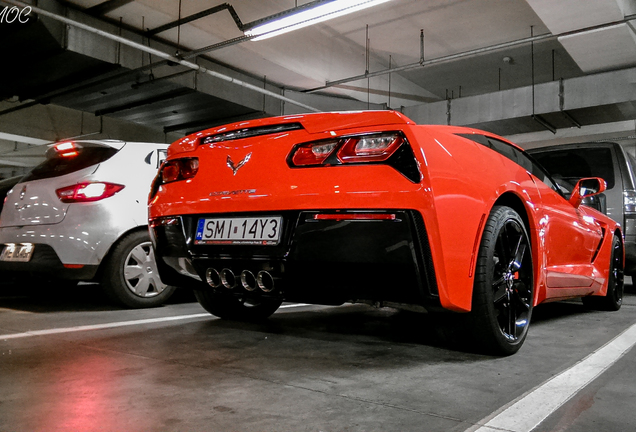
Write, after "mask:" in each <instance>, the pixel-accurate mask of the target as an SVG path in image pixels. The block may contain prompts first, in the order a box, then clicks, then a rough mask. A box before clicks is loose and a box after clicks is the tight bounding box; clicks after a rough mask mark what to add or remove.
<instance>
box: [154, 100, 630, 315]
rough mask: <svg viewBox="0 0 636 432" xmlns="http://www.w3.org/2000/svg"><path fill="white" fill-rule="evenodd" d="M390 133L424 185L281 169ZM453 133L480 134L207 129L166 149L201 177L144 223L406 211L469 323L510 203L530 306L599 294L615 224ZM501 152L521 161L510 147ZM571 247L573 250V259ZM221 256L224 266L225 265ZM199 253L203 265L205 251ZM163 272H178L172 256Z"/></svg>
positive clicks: (402, 121) (371, 120) (168, 195)
mask: <svg viewBox="0 0 636 432" xmlns="http://www.w3.org/2000/svg"><path fill="white" fill-rule="evenodd" d="M348 116H351V119H349V120H347V117H348ZM334 119H337V121H335V120H334ZM292 120H293V121H295V122H299V123H301V124H302V125H303V127H304V129H299V130H292V131H286V132H282V133H274V134H268V135H264V136H257V137H250V138H244V139H236V140H229V141H222V142H218V143H213V144H205V145H203V144H201V138H203V137H207V136H212V135H215V134H219V133H225V132H226V131H235V130H240V129H245V128H252V127H261V126H264V125H272V124H281V123H285V122H290V121H292ZM390 131H400V132H401V133H403V134H404V136H405V137H406V139H407V141H408V143H409V144H410V146H411V148H412V150H413V153H414V155H415V158H416V162H417V165H418V166H419V170H420V171H421V174H422V180H421V181H420V182H413V181H410V180H409V179H407V178H406V177H405V176H404V175H403V174H402V173H400V172H398V170H396V169H395V168H393V167H391V166H388V165H384V164H359V165H336V166H319V167H301V168H297V167H291V168H290V166H289V165H288V162H287V160H288V156H289V154H290V152H291V150H292V148H293V147H294V146H295V145H297V144H299V143H306V142H310V141H316V140H321V139H326V138H333V137H335V138H338V137H344V136H350V135H355V134H371V133H375V132H390ZM458 134H475V135H478V134H487V133H485V132H483V131H478V130H474V129H469V128H460V127H453V126H419V125H415V124H414V123H413V122H412V121H410V120H408V119H406V118H405V117H404V116H402V115H400V114H397V113H394V112H371V113H353V114H347V113H338V114H337V115H333V114H310V115H303V116H288V117H278V118H273V119H263V120H258V121H249V122H243V123H240V124H234V125H228V126H225V127H220V128H213V129H210V130H207V131H202V132H199V133H197V134H193V135H191V136H188V137H185V138H183V139H182V140H179V141H177V142H176V143H174V144H173V145H172V146H171V147H170V149H169V151H168V160H172V159H178V158H187V157H197V158H198V160H199V169H198V171H197V173H196V175H195V176H194V177H193V178H191V179H188V180H182V181H175V182H172V183H168V184H161V185H159V186H158V187H157V189H156V193H155V194H154V196H151V201H150V211H149V216H150V218H151V220H153V219H156V218H163V217H169V216H175V217H185V216H188V217H196V215H226V214H245V213H246V212H249V214H265V213H267V214H276V213H277V212H279V213H280V212H283V211H292V210H293V211H308V210H315V211H326V210H330V211H335V210H348V211H352V210H377V211H385V210H386V211H389V210H391V209H405V210H408V211H411V210H412V211H415V212H417V213H418V214H420V215H421V217H422V219H423V223H424V227H425V230H426V235H427V241H428V245H429V246H430V257H431V261H432V266H433V268H434V277H435V281H436V285H437V286H436V288H437V290H438V296H439V303H440V305H441V307H442V308H444V309H448V310H452V311H457V312H467V311H470V310H471V302H472V289H473V284H474V279H473V275H474V272H475V265H476V254H477V251H478V247H479V244H480V239H481V237H482V235H483V230H484V220H485V219H486V218H487V217H488V215H489V214H490V212H491V210H492V209H493V207H494V206H495V205H497V204H500V203H511V202H514V203H515V205H518V206H520V207H519V208H520V211H521V212H522V213H524V215H523V216H524V217H525V218H526V219H527V221H528V226H529V233H530V236H531V244H532V255H533V260H534V262H535V263H538V265H536V267H535V278H534V280H535V287H536V289H535V298H534V304H537V303H540V302H543V301H546V300H550V299H557V298H568V297H573V296H581V295H587V294H591V293H594V294H596V295H602V294H603V289H606V286H607V278H608V271H609V270H608V269H607V268H606V267H607V263H609V260H610V254H611V244H612V243H611V239H612V238H613V236H614V234H615V233H618V234H619V235H620V228H619V227H618V226H617V225H616V223H614V222H613V221H612V220H611V219H609V218H608V217H606V216H605V215H602V214H600V213H598V212H595V211H594V210H591V209H590V210H588V209H587V208H585V207H579V208H576V209H575V208H574V207H573V206H572V205H571V204H570V203H568V201H567V200H565V199H564V198H563V197H562V196H561V195H559V194H558V193H557V192H555V191H554V190H552V189H551V188H550V187H549V186H547V185H545V184H544V183H543V182H542V181H541V180H540V179H539V178H537V177H535V176H534V175H532V174H531V173H530V172H529V171H527V170H526V169H523V168H522V167H521V166H519V165H518V164H516V163H515V162H513V161H511V160H510V159H508V158H506V157H504V156H502V155H501V154H499V153H497V152H495V151H493V150H492V149H489V148H486V147H484V146H482V145H481V144H478V143H477V142H474V141H472V140H471V139H467V138H464V137H462V136H458ZM487 135H492V134H487ZM492 136H493V137H494V135H492ZM495 138H496V139H498V140H500V141H505V140H503V139H502V138H500V137H495ZM507 145H509V146H511V147H514V148H515V149H517V150H519V151H520V148H519V147H518V146H516V145H514V144H513V143H509V142H508V144H507ZM248 155H249V157H248ZM228 157H229V158H230V159H231V160H232V162H233V163H234V164H236V163H238V161H246V162H245V163H244V164H243V166H241V167H240V168H239V169H237V170H236V172H234V170H233V169H232V168H231V167H230V166H229V162H228ZM351 225H353V224H351ZM602 228H605V231H603V229H602ZM184 229H185V230H186V232H184V233H183V236H184V237H185V239H186V241H190V240H188V239H189V236H191V235H192V233H191V232H188V231H187V230H188V228H187V227H186V228H184ZM603 233H605V236H604V237H603V235H604V234H603ZM157 238H158V237H157V235H155V242H157ZM601 238H603V241H602V242H601ZM159 241H163V240H161V239H160V240H159ZM572 242H574V243H575V244H576V245H577V247H576V248H570V245H571V244H572ZM599 245H600V246H599ZM200 250H203V249H201V248H200ZM210 250H213V249H210ZM236 250H239V249H236ZM226 251H227V249H224V252H223V254H224V256H226V255H229V256H226V258H227V259H232V256H231V255H232V254H231V253H230V252H226ZM183 253H184V254H183V255H182V256H181V258H182V259H190V258H193V255H188V253H190V252H183ZM201 253H202V254H203V255H201V256H202V257H204V255H205V254H206V253H207V252H201ZM359 253H360V252H359ZM158 254H159V255H160V256H161V252H158ZM593 257H595V259H594V261H592V258H593ZM166 258H168V257H167V256H166ZM195 258H196V257H195ZM174 259H176V256H175V257H174ZM202 259H203V258H202ZM168 261H170V262H172V263H174V260H173V257H170V258H169V259H167V260H166V261H165V262H166V263H168ZM160 270H161V269H160ZM162 277H163V276H162ZM553 281H554V282H553Z"/></svg>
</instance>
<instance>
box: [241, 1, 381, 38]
mask: <svg viewBox="0 0 636 432" xmlns="http://www.w3.org/2000/svg"><path fill="white" fill-rule="evenodd" d="M387 1H390V0H327V1H325V0H318V1H313V2H310V3H307V4H306V5H303V6H300V7H298V8H294V9H292V10H290V11H289V13H282V14H276V15H273V16H271V17H268V18H264V19H262V20H258V21H256V22H254V23H253V24H254V26H253V27H252V28H249V29H248V30H246V31H245V35H246V36H248V37H250V38H252V40H253V41H258V40H263V39H267V38H270V37H273V36H278V35H280V34H283V33H287V32H290V31H292V30H297V29H300V28H303V27H307V26H310V25H313V24H316V23H319V22H323V21H327V20H330V19H332V18H336V17H339V16H343V15H346V14H350V13H352V12H357V11H359V10H362V9H366V8H369V7H371V6H375V5H379V4H381V3H385V2H387Z"/></svg>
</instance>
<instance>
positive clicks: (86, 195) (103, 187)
mask: <svg viewBox="0 0 636 432" xmlns="http://www.w3.org/2000/svg"><path fill="white" fill-rule="evenodd" d="M124 187H125V186H124V185H120V184H116V183H105V182H85V183H78V184H75V185H71V186H67V187H63V188H60V189H57V190H56V191H55V193H56V194H57V196H58V198H59V199H60V201H62V202H64V203H80V202H93V201H99V200H102V199H104V198H108V197H111V196H113V195H115V194H116V193H117V192H119V191H120V190H122V189H123V188H124Z"/></svg>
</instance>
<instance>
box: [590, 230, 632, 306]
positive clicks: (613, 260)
mask: <svg viewBox="0 0 636 432" xmlns="http://www.w3.org/2000/svg"><path fill="white" fill-rule="evenodd" d="M623 269H624V268H623V243H622V242H621V238H620V237H619V236H614V240H613V241H612V255H611V257H610V269H609V279H608V281H607V294H605V296H604V297H598V296H589V297H583V298H582V299H581V300H583V304H584V305H585V306H586V307H588V308H590V309H594V310H603V311H617V310H619V309H620V308H621V305H622V304H623V292H624V289H625V282H624V271H623Z"/></svg>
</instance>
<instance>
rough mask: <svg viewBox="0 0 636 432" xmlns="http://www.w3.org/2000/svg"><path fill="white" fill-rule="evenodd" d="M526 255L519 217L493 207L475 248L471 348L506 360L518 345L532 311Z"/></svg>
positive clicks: (526, 244) (530, 272)
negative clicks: (475, 263) (475, 262)
mask: <svg viewBox="0 0 636 432" xmlns="http://www.w3.org/2000/svg"><path fill="white" fill-rule="evenodd" d="M533 287H534V278H533V266H532V249H531V246H530V239H529V236H528V232H527V230H526V227H525V225H524V223H523V220H522V219H521V217H520V216H519V214H518V213H517V212H516V211H514V210H513V209H511V208H510V207H505V206H495V207H494V208H493V210H492V212H491V213H490V216H489V217H488V220H487V221H486V225H485V227H484V233H483V235H482V238H481V243H480V245H479V254H478V256H477V266H476V269H475V281H474V286H473V303H472V310H471V312H470V313H469V314H468V316H467V317H466V318H467V320H466V321H467V327H466V333H467V334H469V335H470V336H472V338H471V343H472V344H473V348H476V349H477V350H478V351H482V352H486V353H489V354H496V355H511V354H514V353H516V352H517V351H518V350H519V348H521V346H522V345H523V342H524V341H525V339H526V336H527V334H528V327H529V325H530V319H531V316H532V309H533V292H534V289H533Z"/></svg>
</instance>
